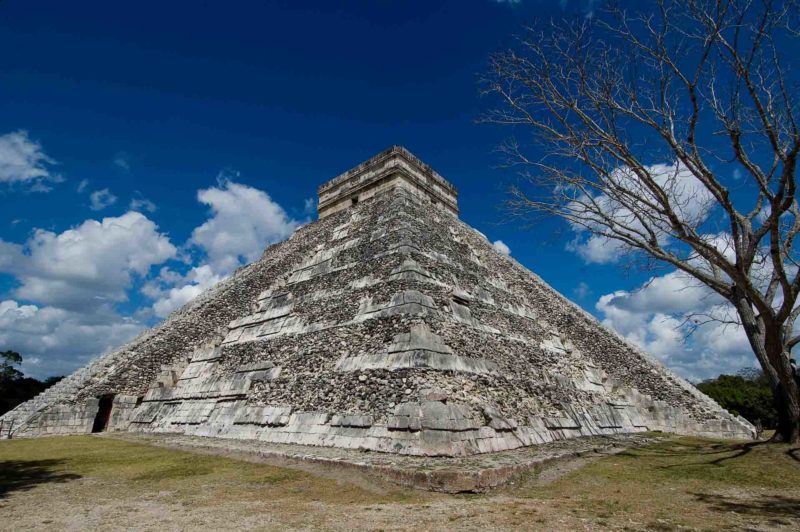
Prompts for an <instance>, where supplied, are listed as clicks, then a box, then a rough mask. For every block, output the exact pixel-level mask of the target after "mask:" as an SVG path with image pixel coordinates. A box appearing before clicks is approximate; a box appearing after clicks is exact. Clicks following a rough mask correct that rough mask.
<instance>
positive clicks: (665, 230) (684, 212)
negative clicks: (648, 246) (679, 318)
mask: <svg viewBox="0 0 800 532" xmlns="http://www.w3.org/2000/svg"><path fill="white" fill-rule="evenodd" d="M647 171H648V173H649V174H650V176H651V177H652V179H653V180H654V181H656V182H657V183H658V184H659V185H660V187H661V189H662V190H664V191H665V192H666V193H667V195H668V196H669V197H670V204H671V205H672V206H673V209H674V210H675V212H676V214H677V216H678V217H679V218H680V219H681V220H682V221H684V222H686V223H687V224H689V225H692V226H698V225H699V224H700V223H701V222H702V221H704V220H705V219H706V218H707V217H708V215H709V213H710V211H711V208H712V207H713V205H714V199H713V196H712V195H711V193H710V192H709V191H708V189H706V188H705V187H704V186H703V184H702V183H701V182H700V181H699V180H698V179H697V178H696V177H695V176H694V174H692V173H691V171H689V169H688V168H686V167H685V166H684V165H683V164H682V163H677V164H673V165H668V164H654V165H652V166H649V167H647ZM608 179H609V181H610V182H612V183H614V185H615V186H617V187H621V188H624V189H627V190H630V191H632V192H634V195H636V196H638V197H640V198H643V199H645V200H646V201H647V202H649V203H656V204H657V199H656V198H655V196H654V195H653V193H652V192H651V191H650V190H649V189H648V188H647V186H646V185H645V184H644V183H643V182H642V181H641V180H640V179H639V178H638V177H637V176H636V174H635V173H634V172H632V171H631V170H630V169H628V168H618V169H617V170H615V171H614V172H612V173H611V175H610V176H609V178H608ZM593 200H594V203H596V204H597V205H598V207H599V208H600V210H601V211H602V212H603V213H604V214H605V215H606V216H608V217H609V218H611V219H612V220H614V222H615V223H616V224H618V225H619V226H621V227H623V228H624V227H630V228H634V229H639V228H641V227H642V226H641V223H640V222H639V221H638V219H637V217H636V216H634V214H633V213H632V212H631V211H630V210H629V209H628V208H626V207H624V206H622V205H620V204H619V203H618V202H617V201H615V200H614V199H613V198H610V197H608V196H606V195H603V194H601V195H598V196H596V197H595V198H593ZM584 201H586V200H584ZM593 208H594V207H593ZM639 208H641V209H644V208H645V207H643V204H640V207H639ZM567 209H568V210H570V211H571V214H572V215H573V216H577V217H579V218H583V219H585V220H587V221H588V222H589V223H588V225H589V226H590V227H592V228H594V229H596V230H597V231H599V232H602V230H603V227H602V226H601V225H600V224H597V223H592V221H591V220H593V219H596V215H593V214H592V213H591V211H587V210H586V207H583V206H582V205H581V202H578V201H576V202H573V203H571V204H570V205H568V206H567ZM637 210H638V209H637ZM649 218H650V222H649V223H650V224H651V225H652V226H653V228H654V229H655V231H656V235H657V237H658V238H659V240H660V241H661V242H662V243H665V242H666V241H667V240H669V233H670V228H671V221H670V220H669V219H668V218H666V217H665V216H663V215H661V214H659V213H656V212H655V211H653V212H652V213H651V216H650V217H649ZM572 229H573V231H575V233H576V237H575V239H574V240H572V241H570V242H569V243H568V244H567V245H566V249H567V250H569V251H573V252H575V253H577V254H578V255H580V256H581V257H582V258H583V259H584V260H585V261H586V262H588V263H597V264H602V263H612V262H616V261H618V260H619V259H620V258H621V257H622V256H623V255H624V252H625V251H626V249H625V245H624V244H623V243H622V242H620V241H619V240H615V239H612V238H607V237H605V236H602V235H598V234H592V233H591V232H590V231H588V230H587V229H586V228H584V227H581V226H579V225H578V224H573V225H572Z"/></svg>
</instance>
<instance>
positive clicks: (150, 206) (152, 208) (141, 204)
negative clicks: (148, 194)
mask: <svg viewBox="0 0 800 532" xmlns="http://www.w3.org/2000/svg"><path fill="white" fill-rule="evenodd" d="M128 210H131V211H139V212H144V211H147V212H156V204H155V203H153V202H152V201H150V200H149V199H147V198H142V197H136V198H133V199H132V200H131V202H130V204H129V205H128Z"/></svg>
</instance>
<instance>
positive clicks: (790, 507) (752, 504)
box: [693, 493, 800, 524]
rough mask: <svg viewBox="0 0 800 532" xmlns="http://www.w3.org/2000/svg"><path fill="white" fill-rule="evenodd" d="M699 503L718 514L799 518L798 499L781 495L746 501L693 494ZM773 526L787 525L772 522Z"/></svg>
mask: <svg viewBox="0 0 800 532" xmlns="http://www.w3.org/2000/svg"><path fill="white" fill-rule="evenodd" d="M693 495H694V496H695V497H696V498H697V500H698V501H699V502H703V503H705V504H707V505H708V506H709V507H710V508H711V509H712V510H716V511H718V512H736V513H738V514H742V515H749V516H755V517H762V518H765V519H772V520H775V519H780V518H785V517H792V518H800V499H796V498H792V497H784V496H782V495H762V496H756V497H752V498H748V499H738V498H734V497H727V496H725V495H717V494H713V493H694V494H693ZM773 522H774V523H775V524H788V523H785V522H783V521H773Z"/></svg>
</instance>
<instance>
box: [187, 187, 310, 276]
mask: <svg viewBox="0 0 800 532" xmlns="http://www.w3.org/2000/svg"><path fill="white" fill-rule="evenodd" d="M197 199H198V201H200V202H201V203H203V204H205V205H208V206H209V207H210V208H211V218H210V219H209V220H208V221H206V222H205V223H204V224H202V225H201V226H199V227H197V228H195V230H194V231H193V232H192V236H191V239H190V241H189V243H190V244H191V245H194V246H197V247H199V248H201V249H203V250H204V251H205V252H206V254H207V257H208V264H209V266H211V268H212V270H213V271H214V273H215V274H217V275H227V274H229V273H231V272H232V271H233V270H234V269H236V268H237V267H239V266H240V265H241V264H242V263H244V262H251V261H254V260H255V259H257V258H258V257H259V256H260V255H261V253H262V252H263V251H264V249H265V248H266V247H267V246H268V245H269V244H272V243H275V242H279V241H281V240H284V239H285V238H287V237H289V236H290V235H291V234H292V233H293V232H294V230H295V229H296V228H297V227H298V226H299V225H300V223H299V222H298V221H296V220H293V219H291V218H290V217H289V215H288V214H286V211H285V210H284V209H283V207H281V206H280V205H278V204H277V203H276V202H275V201H273V200H272V198H270V197H269V195H268V194H267V193H266V192H264V191H262V190H258V189H256V188H253V187H249V186H246V185H240V184H238V183H234V182H232V181H228V180H225V181H222V182H221V183H220V185H219V186H217V187H211V188H207V189H204V190H200V191H199V192H198V193H197Z"/></svg>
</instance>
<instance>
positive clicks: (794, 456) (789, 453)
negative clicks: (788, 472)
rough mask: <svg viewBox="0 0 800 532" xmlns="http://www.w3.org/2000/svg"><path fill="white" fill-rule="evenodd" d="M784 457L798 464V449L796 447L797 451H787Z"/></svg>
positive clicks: (799, 454) (799, 449) (799, 459)
mask: <svg viewBox="0 0 800 532" xmlns="http://www.w3.org/2000/svg"><path fill="white" fill-rule="evenodd" d="M786 456H788V457H789V458H791V459H792V460H795V461H797V462H800V447H798V448H797V449H789V450H788V451H786Z"/></svg>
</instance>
